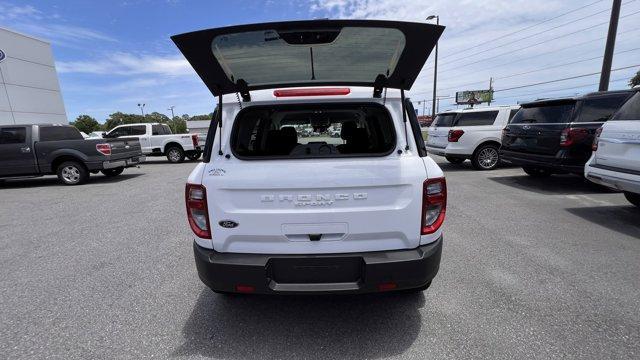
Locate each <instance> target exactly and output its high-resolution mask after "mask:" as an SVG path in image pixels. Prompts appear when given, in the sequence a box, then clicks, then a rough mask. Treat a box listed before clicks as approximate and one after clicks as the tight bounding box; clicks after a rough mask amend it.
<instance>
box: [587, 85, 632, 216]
mask: <svg viewBox="0 0 640 360" xmlns="http://www.w3.org/2000/svg"><path fill="white" fill-rule="evenodd" d="M584 173H585V176H586V177H587V179H589V180H591V181H593V182H594V183H597V184H600V185H604V186H608V187H610V188H613V189H616V190H620V191H623V192H624V196H625V197H626V198H627V200H629V202H630V203H632V204H633V205H635V206H637V207H640V92H638V93H636V94H635V95H634V96H633V97H632V98H631V99H630V100H629V101H628V102H627V103H626V104H625V105H624V106H623V107H622V108H621V109H620V111H618V112H617V113H616V114H615V115H614V116H613V118H612V119H611V120H609V121H607V122H606V123H605V124H604V125H603V126H602V128H600V129H598V131H597V132H596V136H595V140H594V142H593V154H592V155H591V158H590V159H589V161H588V162H587V164H586V165H585V168H584Z"/></svg>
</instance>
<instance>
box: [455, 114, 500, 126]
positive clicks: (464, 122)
mask: <svg viewBox="0 0 640 360" xmlns="http://www.w3.org/2000/svg"><path fill="white" fill-rule="evenodd" d="M497 116H498V112H497V111H482V112H479V111H478V112H466V113H460V114H458V116H457V117H456V121H455V124H456V126H482V125H493V123H494V122H495V121H496V117H497Z"/></svg>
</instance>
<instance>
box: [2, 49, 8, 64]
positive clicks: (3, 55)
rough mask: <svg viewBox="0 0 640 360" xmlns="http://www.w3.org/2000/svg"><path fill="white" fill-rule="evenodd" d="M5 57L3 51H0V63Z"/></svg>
mask: <svg viewBox="0 0 640 360" xmlns="http://www.w3.org/2000/svg"><path fill="white" fill-rule="evenodd" d="M6 57H7V56H6V55H5V54H4V51H2V50H0V62H2V60H4V58H6Z"/></svg>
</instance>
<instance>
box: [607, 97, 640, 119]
mask: <svg viewBox="0 0 640 360" xmlns="http://www.w3.org/2000/svg"><path fill="white" fill-rule="evenodd" d="M612 120H640V92H637V93H636V94H635V95H634V96H633V97H632V98H631V99H630V100H629V101H627V103H626V104H624V105H623V106H622V107H621V108H620V111H618V112H617V113H616V114H615V115H614V116H613V118H612Z"/></svg>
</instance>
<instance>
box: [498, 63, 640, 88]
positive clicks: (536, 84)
mask: <svg viewBox="0 0 640 360" xmlns="http://www.w3.org/2000/svg"><path fill="white" fill-rule="evenodd" d="M639 66H640V64H636V65H631V66H624V67H619V68H616V69H611V72H614V71H620V70H626V69H631V68H635V67H639ZM599 74H600V71H597V72H594V73H589V74H582V75H576V76H570V77H566V78H562V79H555V80H549V81H542V82H537V83H533V84H527V85H519V86H514V87H510V88H505V89H497V90H494V91H493V92H494V93H496V92H502V91H511V90H516V89H523V88H528V87H532V86H539V85H545V84H552V83H557V82H561V81H567V80H573V79H579V78H583V77H587V76H594V75H599Z"/></svg>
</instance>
